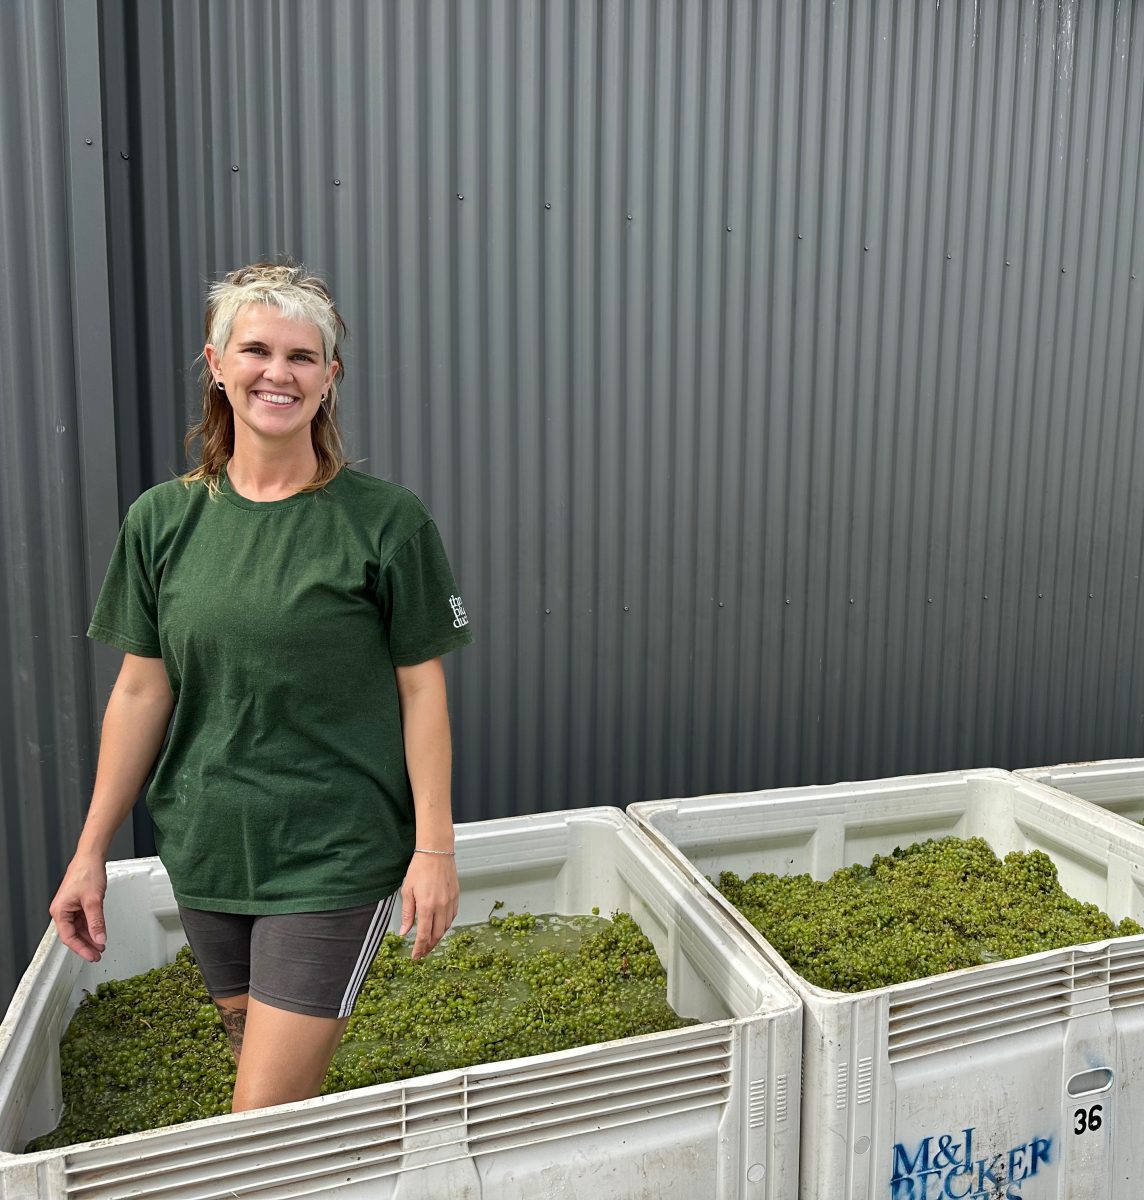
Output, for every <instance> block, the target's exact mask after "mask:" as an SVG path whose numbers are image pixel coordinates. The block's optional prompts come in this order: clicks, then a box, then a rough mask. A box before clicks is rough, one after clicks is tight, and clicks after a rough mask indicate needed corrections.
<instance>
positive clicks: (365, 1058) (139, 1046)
mask: <svg viewBox="0 0 1144 1200" xmlns="http://www.w3.org/2000/svg"><path fill="white" fill-rule="evenodd" d="M503 907H504V906H503V905H502V904H500V903H499V902H498V903H497V904H496V905H495V906H494V908H493V911H492V912H491V913H490V914H489V919H488V921H487V923H485V924H483V925H476V926H467V927H460V928H457V929H455V930H454V931H453V932H452V933H450V934H449V935H448V936H446V937H445V938H444V939H443V940H442V941H441V943H440V945H439V946H438V947H437V948H436V949H435V950H434V951H433V952H432V953H431V954H430V955H428V957H426V958H424V959H421V960H420V961H418V962H414V961H413V960H412V958H411V957H410V943H409V942H408V941H405V940H403V939H402V938H399V937H398V936H397V935H396V934H392V933H391V934H387V935H386V936H385V938H384V939H383V941H382V945H381V948H380V950H379V951H378V954H377V957H376V959H375V960H374V963H373V965H372V967H371V968H370V972H369V975H368V976H367V979H366V982H365V985H364V987H363V989H362V992H361V995H360V998H359V1000H358V1004H357V1008H356V1010H355V1012H354V1016H353V1017H352V1018H351V1020H350V1022H349V1026H348V1028H347V1030H346V1035H345V1038H344V1039H343V1041H342V1044H341V1046H340V1047H339V1048H338V1050H337V1052H336V1054H335V1056H334V1061H333V1063H332V1064H331V1066H330V1070H329V1073H328V1074H327V1076H326V1081H325V1085H324V1087H323V1089H322V1090H323V1093H326V1094H328V1093H332V1092H340V1091H344V1090H346V1089H349V1088H357V1087H365V1086H368V1085H370V1084H375V1083H386V1082H390V1081H392V1080H398V1079H406V1078H409V1077H411V1076H415V1075H422V1074H425V1073H427V1072H430V1071H440V1070H446V1069H450V1068H460V1067H469V1066H473V1065H476V1064H477V1063H483V1062H497V1061H501V1060H504V1059H509V1058H517V1057H521V1056H524V1055H529V1054H543V1053H550V1052H553V1051H557V1050H567V1049H571V1048H572V1047H574V1046H583V1045H588V1044H590V1043H592V1042H601V1041H609V1040H611V1039H613V1038H621V1037H634V1036H637V1035H640V1034H645V1033H654V1032H658V1031H660V1030H664V1029H675V1028H679V1027H682V1026H684V1025H691V1024H694V1023H695V1022H693V1021H691V1020H688V1019H685V1018H681V1017H679V1016H677V1015H676V1013H675V1012H674V1011H673V1010H672V1009H671V1007H670V1006H669V1005H668V1003H667V992H666V986H667V977H666V975H665V973H664V970H663V967H662V965H661V964H660V962H659V959H658V957H657V956H656V953H655V950H654V948H653V947H652V945H651V943H650V942H649V941H648V940H647V938H646V937H644V935H643V933H642V932H641V930H640V928H639V926H638V925H637V924H636V922H635V921H634V920H633V919H632V918H631V916H629V915H628V914H627V913H622V912H616V913H613V914H612V919H611V921H607V920H603V919H601V918H600V917H599V910H598V909H593V914H594V915H593V916H592V917H586V916H584V917H562V916H537V915H535V914H532V913H527V912H522V913H507V914H503V915H501V910H502V909H503ZM60 1063H61V1075H62V1080H63V1091H64V1117H63V1120H62V1121H61V1123H60V1125H59V1126H58V1127H57V1128H56V1129H55V1130H53V1131H52V1132H51V1133H48V1134H45V1135H44V1136H43V1137H39V1138H36V1139H34V1140H33V1141H32V1142H29V1143H28V1145H27V1147H26V1150H28V1151H35V1150H47V1149H52V1148H55V1147H59V1146H68V1145H72V1144H73V1143H75V1142H80V1141H87V1140H89V1139H92V1138H99V1137H116V1136H119V1135H121V1134H126V1133H138V1132H140V1131H142V1130H144V1129H153V1128H157V1127H158V1126H161V1125H173V1124H177V1123H179V1122H181V1121H188V1120H195V1119H198V1118H201V1117H211V1116H218V1115H221V1114H222V1113H226V1112H229V1111H230V1096H231V1092H232V1090H233V1087H234V1064H233V1060H232V1059H231V1056H230V1050H229V1047H228V1043H227V1038H226V1034H225V1032H224V1030H223V1027H222V1023H221V1021H220V1019H219V1017H218V1014H217V1011H216V1009H215V1007H214V1005H213V1004H212V1003H211V1000H210V997H209V996H208V995H207V992H206V989H205V987H204V985H203V981H202V976H201V974H200V973H199V970H198V967H197V966H196V965H195V962H194V958H193V957H192V955H191V951H190V950H189V949H188V948H186V947H184V948H183V949H182V950H180V951H179V953H178V955H177V957H176V959H175V961H174V962H173V963H172V964H170V965H169V966H165V967H159V968H157V969H155V970H153V971H147V972H146V973H144V974H142V975H137V976H135V977H133V978H131V979H126V980H117V981H115V982H112V983H103V984H100V986H99V987H98V989H97V990H96V992H95V993H94V994H93V995H90V996H88V997H87V998H86V999H85V1000H84V1002H83V1003H82V1004H81V1005H80V1007H79V1009H78V1010H77V1011H76V1013H75V1015H74V1017H73V1018H72V1020H71V1023H70V1024H69V1025H68V1028H67V1031H66V1033H65V1034H64V1038H63V1041H62V1042H61V1044H60Z"/></svg>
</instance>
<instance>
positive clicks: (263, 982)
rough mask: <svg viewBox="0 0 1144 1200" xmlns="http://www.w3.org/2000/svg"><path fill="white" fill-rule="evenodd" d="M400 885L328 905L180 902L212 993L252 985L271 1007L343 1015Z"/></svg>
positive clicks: (218, 996) (225, 995) (227, 994)
mask: <svg viewBox="0 0 1144 1200" xmlns="http://www.w3.org/2000/svg"><path fill="white" fill-rule="evenodd" d="M399 895H400V893H399V892H394V894H393V895H392V896H388V897H387V898H386V899H384V900H379V901H378V902H377V903H376V904H365V905H362V906H361V907H359V908H340V909H335V910H333V911H331V912H306V913H267V914H261V915H247V914H242V913H221V912H206V911H204V910H203V909H200V908H184V907H183V906H182V905H181V904H180V905H179V916H180V918H181V919H182V922H183V931H184V933H186V935H187V941H188V942H189V943H190V945H191V950H192V952H193V953H194V956H195V960H196V962H197V963H198V964H199V970H200V971H202V973H203V979H204V980H205V981H206V985H207V991H208V992H210V995H211V999H212V1000H227V999H231V998H233V997H234V996H242V995H245V994H247V993H249V994H250V995H251V996H253V997H254V998H255V999H256V1000H259V1001H261V1003H263V1004H269V1005H270V1006H271V1008H281V1009H285V1010H286V1012H293V1013H302V1014H304V1015H305V1016H310V1017H334V1018H337V1017H348V1016H349V1015H350V1014H351V1013H352V1012H353V1010H354V1005H355V1004H356V1003H357V998H358V993H359V992H360V991H361V988H362V984H363V983H365V977H366V972H367V971H368V970H369V966H370V963H372V962H373V958H374V955H375V954H376V953H377V948H378V946H380V945H381V939H382V937H383V935H384V934H385V931H386V929H387V928H388V927H389V922H390V918H391V917H392V915H393V910H394V907H395V904H396V901H397V897H398V896H399Z"/></svg>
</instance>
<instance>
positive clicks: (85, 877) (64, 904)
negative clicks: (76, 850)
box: [48, 855, 107, 962]
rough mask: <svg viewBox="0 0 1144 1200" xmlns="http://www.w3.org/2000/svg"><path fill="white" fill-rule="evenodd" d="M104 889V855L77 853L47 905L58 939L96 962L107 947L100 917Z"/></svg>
mask: <svg viewBox="0 0 1144 1200" xmlns="http://www.w3.org/2000/svg"><path fill="white" fill-rule="evenodd" d="M106 893H107V870H106V868H105V867H104V863H103V859H102V858H99V857H97V856H90V855H88V856H80V855H76V857H75V858H73V859H72V860H71V864H70V865H69V866H68V869H67V872H66V873H65V875H64V879H63V883H61V884H60V887H59V891H58V892H56V896H55V899H54V900H53V901H52V903H51V905H50V906H49V908H48V911H49V912H50V913H51V914H52V920H53V921H54V922H55V923H56V933H57V934H58V935H59V939H60V941H61V942H63V944H64V945H65V946H67V948H68V949H69V950H74V951H75V953H76V954H78V955H79V956H80V958H83V959H86V960H87V961H88V962H99V960H100V958H102V956H103V951H104V950H105V949H106V947H107V928H106V926H105V924H104V921H103V897H104V896H105V895H106Z"/></svg>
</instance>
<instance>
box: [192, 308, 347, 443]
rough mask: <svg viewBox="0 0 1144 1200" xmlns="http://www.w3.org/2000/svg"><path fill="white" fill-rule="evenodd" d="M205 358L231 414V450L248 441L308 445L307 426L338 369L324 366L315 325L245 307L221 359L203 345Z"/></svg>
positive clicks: (272, 311)
mask: <svg viewBox="0 0 1144 1200" xmlns="http://www.w3.org/2000/svg"><path fill="white" fill-rule="evenodd" d="M204 354H205V356H206V360H207V365H208V366H209V367H210V370H211V373H212V374H213V375H214V378H215V381H216V382H217V383H220V384H222V386H223V389H224V391H225V392H226V398H227V399H228V400H229V401H230V407H231V409H232V410H233V412H234V436H235V446H236V447H237V446H239V445H240V442H241V441H244V440H246V439H247V438H250V437H253V438H255V439H256V440H257V441H260V442H261V441H271V442H274V443H278V444H281V443H282V442H283V441H290V440H292V439H294V438H300V437H305V438H306V439H307V441H308V440H309V436H310V433H309V429H310V422H311V421H312V420H313V419H314V416H315V414H316V413H317V411H318V406H319V405H320V404H321V402H322V397H323V396H324V395H325V394H326V392H328V391H329V388H330V384H331V383H332V382H333V379H334V375H335V374H336V372H337V369H338V364H337V363H336V362H331V363H329V365H327V364H326V363H325V361H324V355H323V350H322V335H321V333H320V332H319V331H318V327H317V326H316V325H312V324H311V323H310V322H309V321H293V320H291V319H290V318H288V317H285V316H283V315H282V313H281V311H280V310H279V309H277V308H274V307H273V306H272V305H268V304H247V305H246V306H245V307H243V308H241V309H239V311H238V315H237V316H236V317H235V319H234V325H233V327H232V329H231V334H230V341H229V342H227V344H226V349H225V350H223V352H222V353H221V354H220V353H219V352H218V351H217V350H216V348H215V347H214V346H212V345H209V344H208V345H207V346H206V347H205V349H204Z"/></svg>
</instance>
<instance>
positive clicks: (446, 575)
mask: <svg viewBox="0 0 1144 1200" xmlns="http://www.w3.org/2000/svg"><path fill="white" fill-rule="evenodd" d="M378 600H379V602H380V604H381V611H382V615H383V617H384V619H385V623H386V628H387V630H388V632H389V654H390V658H391V659H392V661H393V665H394V666H397V667H412V666H415V665H416V664H417V663H422V662H427V661H428V660H429V659H431V658H436V657H437V656H438V655H440V654H444V653H446V651H449V650H456V649H457V648H458V647H459V646H464V645H467V644H468V643H469V642H471V641H472V640H473V635H472V631H471V630H470V628H469V617H468V614H467V613H466V612H465V606H464V603H463V602H462V600H461V594H460V592H459V591H458V589H457V584H456V582H455V581H454V579H453V572H452V571H451V570H450V569H449V560H448V559H447V558H446V557H445V547H444V546H443V545H442V544H441V535H440V534H439V533H438V532H437V526H436V525H435V524H434V523H433V522H432V521H427V522H426V523H425V524H424V525H422V526H421V527H420V529H418V530H417V532H416V533H414V534H413V536H412V537H410V538H409V539H408V540H407V541H406V542H404V543H403V544H402V545H401V547H400V548H399V549H398V550H397V551H396V552H395V553H394V555H393V557H392V558H391V559H390V560H389V562H388V563H387V564H386V566H385V569H384V570H383V571H382V574H381V579H380V580H379V584H378Z"/></svg>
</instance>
